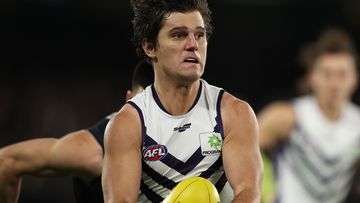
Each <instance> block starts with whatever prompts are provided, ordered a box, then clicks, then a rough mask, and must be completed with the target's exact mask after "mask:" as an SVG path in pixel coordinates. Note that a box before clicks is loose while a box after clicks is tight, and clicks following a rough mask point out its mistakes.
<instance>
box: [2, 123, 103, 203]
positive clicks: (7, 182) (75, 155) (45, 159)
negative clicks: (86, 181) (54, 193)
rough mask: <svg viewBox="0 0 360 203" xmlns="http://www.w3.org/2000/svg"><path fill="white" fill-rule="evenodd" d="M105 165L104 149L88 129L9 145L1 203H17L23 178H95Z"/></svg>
mask: <svg viewBox="0 0 360 203" xmlns="http://www.w3.org/2000/svg"><path fill="white" fill-rule="evenodd" d="M101 165H102V149H101V147H100V145H99V144H98V143H97V141H96V140H95V139H94V138H93V136H92V135H91V134H90V133H89V132H88V131H86V130H81V131H77V132H74V133H70V134H68V135H66V136H64V137H62V138H61V139H55V138H42V139H33V140H29V141H24V142H20V143H16V144H13V145H9V146H7V147H4V148H2V149H0V185H1V187H0V202H2V203H15V202H17V199H18V196H19V192H20V186H21V177H22V176H23V175H33V176H40V177H47V176H60V175H68V174H72V175H76V176H80V177H82V178H91V177H95V176H97V175H100V173H101Z"/></svg>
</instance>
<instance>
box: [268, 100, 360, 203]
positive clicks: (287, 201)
mask: <svg viewBox="0 0 360 203" xmlns="http://www.w3.org/2000/svg"><path fill="white" fill-rule="evenodd" d="M293 105H294V108H295V115H296V118H295V119H296V126H295V127H294V129H293V131H292V132H291V134H290V137H289V140H288V141H287V142H286V143H284V145H283V146H282V148H281V149H280V150H279V151H278V153H277V156H276V157H277V158H276V165H275V171H276V176H277V191H278V196H277V202H281V203H325V202H326V203H340V202H343V201H344V198H345V196H346V195H347V193H348V191H349V188H350V184H351V179H352V176H353V175H354V172H355V168H354V163H355V162H356V160H357V159H358V158H359V155H360V152H359V149H360V110H359V108H358V107H357V106H355V105H354V104H352V103H349V104H347V106H346V108H345V109H344V111H343V114H342V115H341V118H340V119H339V120H338V121H336V122H332V121H330V120H328V119H327V118H326V117H324V115H323V114H322V113H321V111H320V108H319V106H318V103H317V101H316V100H315V98H313V97H311V96H305V97H300V98H298V99H296V100H295V101H294V103H293Z"/></svg>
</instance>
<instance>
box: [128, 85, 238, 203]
mask: <svg viewBox="0 0 360 203" xmlns="http://www.w3.org/2000/svg"><path fill="white" fill-rule="evenodd" d="M223 93H224V90H222V89H220V88H218V87H215V86H212V85H209V84H208V83H206V81H204V80H200V87H199V91H198V94H197V97H196V100H195V102H194V104H193V106H192V107H191V108H190V110H189V111H188V112H187V113H186V114H184V115H180V116H174V115H171V114H170V113H168V112H167V111H166V109H165V108H164V106H163V105H162V104H161V102H160V100H159V97H158V96H157V94H156V91H155V88H154V86H153V85H152V86H149V87H147V88H146V89H145V90H144V91H143V92H142V93H140V94H138V95H137V96H136V97H134V98H133V99H131V100H130V101H129V102H128V103H129V104H131V105H132V106H133V107H134V108H135V109H136V110H137V111H138V113H139V116H140V119H141V125H142V144H143V146H142V177H141V188H140V189H141V191H140V192H139V197H138V202H161V201H162V200H163V199H164V198H165V197H166V196H167V195H168V194H169V192H170V191H171V189H172V188H174V187H175V186H176V184H177V183H178V182H179V181H182V180H184V179H185V178H189V177H193V176H201V177H204V178H208V180H210V181H211V182H212V183H213V184H214V185H215V187H216V188H217V189H218V191H219V193H220V198H221V202H225V203H226V202H231V200H232V198H233V191H232V189H231V187H230V185H229V183H228V182H227V179H226V175H225V173H224V169H223V164H222V158H221V146H222V141H223V138H224V132H223V125H222V120H221V114H220V102H221V98H222V95H223Z"/></svg>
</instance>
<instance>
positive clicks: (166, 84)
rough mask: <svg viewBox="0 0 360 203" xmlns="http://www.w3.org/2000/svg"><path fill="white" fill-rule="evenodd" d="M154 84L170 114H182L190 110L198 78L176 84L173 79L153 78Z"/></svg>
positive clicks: (196, 90)
mask: <svg viewBox="0 0 360 203" xmlns="http://www.w3.org/2000/svg"><path fill="white" fill-rule="evenodd" d="M154 85H155V90H156V93H157V95H158V96H159V99H160V101H161V104H162V105H163V106H164V107H165V109H166V110H167V111H168V112H169V113H171V114H172V115H183V114H185V113H187V112H188V111H189V110H190V108H191V106H192V105H193V103H194V102H195V99H196V96H197V94H198V90H199V87H200V80H197V81H195V82H193V83H191V84H177V83H174V82H173V81H166V80H161V81H159V80H156V79H155V82H154Z"/></svg>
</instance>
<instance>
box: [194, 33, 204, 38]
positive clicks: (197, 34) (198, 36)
mask: <svg viewBox="0 0 360 203" xmlns="http://www.w3.org/2000/svg"><path fill="white" fill-rule="evenodd" d="M204 36H205V33H203V32H199V33H196V34H195V37H196V39H200V38H203V37H204Z"/></svg>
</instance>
